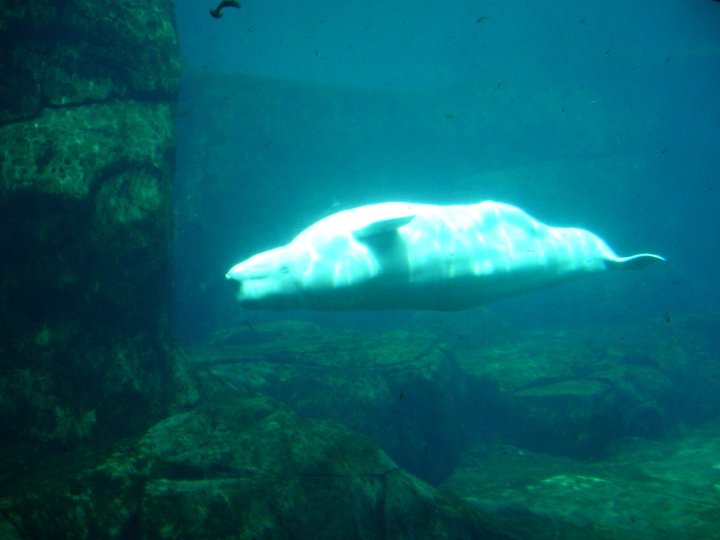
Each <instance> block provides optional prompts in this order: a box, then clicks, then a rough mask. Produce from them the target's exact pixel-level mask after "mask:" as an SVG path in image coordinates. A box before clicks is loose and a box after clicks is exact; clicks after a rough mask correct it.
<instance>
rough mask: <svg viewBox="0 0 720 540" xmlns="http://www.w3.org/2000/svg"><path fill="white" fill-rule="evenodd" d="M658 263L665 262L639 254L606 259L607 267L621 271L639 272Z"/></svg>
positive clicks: (651, 255)
mask: <svg viewBox="0 0 720 540" xmlns="http://www.w3.org/2000/svg"><path fill="white" fill-rule="evenodd" d="M658 261H663V262H664V261H665V257H661V256H660V255H654V254H652V253H639V254H637V255H630V256H629V257H614V258H612V259H607V263H608V267H609V268H612V269H615V268H617V269H622V270H640V269H641V268H645V267H646V266H649V265H651V264H653V263H656V262H658Z"/></svg>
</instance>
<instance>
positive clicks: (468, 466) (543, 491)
mask: <svg viewBox="0 0 720 540" xmlns="http://www.w3.org/2000/svg"><path fill="white" fill-rule="evenodd" d="M719 428H720V426H718V425H717V422H715V423H713V424H711V425H708V426H704V427H702V428H699V429H696V430H693V431H691V432H689V433H687V434H685V435H684V436H683V437H681V438H679V439H677V440H674V441H664V442H657V441H648V440H643V439H639V438H629V439H626V440H624V441H622V442H619V443H618V444H616V445H615V446H614V448H613V450H612V452H611V454H610V455H609V456H608V457H607V458H606V459H604V460H602V461H595V462H588V461H585V460H582V461H575V460H571V459H566V458H559V457H552V456H546V455H542V454H536V453H532V452H529V451H527V450H522V449H520V448H517V447H513V446H501V445H478V446H476V447H474V448H472V449H469V450H468V452H467V453H466V454H465V456H464V458H463V462H462V464H461V466H460V467H459V468H458V469H457V470H456V471H455V474H453V476H452V477H451V478H450V479H449V480H448V481H447V482H446V483H445V484H444V485H443V486H442V489H443V490H448V491H450V492H452V493H453V494H457V495H460V496H462V497H464V498H465V499H466V500H467V501H469V502H471V503H472V504H474V505H476V506H477V507H478V508H480V509H483V510H484V511H485V512H487V513H488V514H489V515H490V516H492V519H493V521H494V523H495V524H496V525H497V526H498V528H499V529H500V530H502V531H504V532H505V533H507V534H508V535H509V536H512V537H513V538H533V539H537V540H550V539H554V538H584V539H588V540H609V539H614V538H637V539H645V538H648V539H649V538H652V539H656V538H657V539H668V540H670V539H674V538H718V530H717V523H718V519H720V502H718V498H717V485H718V482H720V467H719V465H718V460H717V456H718V455H719V452H720V443H719V442H718V441H720V437H719V435H720V430H719Z"/></svg>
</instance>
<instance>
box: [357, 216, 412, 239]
mask: <svg viewBox="0 0 720 540" xmlns="http://www.w3.org/2000/svg"><path fill="white" fill-rule="evenodd" d="M414 217H415V214H408V215H405V216H399V217H394V218H390V219H381V220H378V221H373V222H372V223H370V224H369V225H365V226H364V227H362V228H360V229H356V230H354V231H353V236H354V237H355V239H356V240H359V241H363V240H367V239H368V238H372V237H375V236H381V235H383V234H387V233H394V232H395V231H397V230H398V228H399V227H402V226H403V225H407V224H408V223H410V222H411V221H412V220H413V218H414Z"/></svg>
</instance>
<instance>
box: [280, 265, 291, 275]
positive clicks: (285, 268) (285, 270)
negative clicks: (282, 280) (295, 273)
mask: <svg viewBox="0 0 720 540" xmlns="http://www.w3.org/2000/svg"><path fill="white" fill-rule="evenodd" d="M278 270H280V273H281V274H287V273H288V272H290V268H289V267H288V265H287V264H283V265H282V266H281V267H280V268H279V269H278Z"/></svg>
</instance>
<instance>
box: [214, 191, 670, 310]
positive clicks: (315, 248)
mask: <svg viewBox="0 0 720 540" xmlns="http://www.w3.org/2000/svg"><path fill="white" fill-rule="evenodd" d="M662 260H664V259H663V258H662V257H660V256H659V255H653V254H648V253H642V254H639V255H633V256H630V257H618V256H617V255H616V254H615V253H614V252H613V251H612V249H610V247H608V245H607V244H606V243H605V242H604V241H603V240H602V239H600V238H599V237H598V236H596V235H595V234H593V233H591V232H589V231H586V230H583V229H576V228H564V227H549V226H547V225H544V224H542V223H540V222H539V221H537V220H535V219H533V218H532V217H530V216H529V215H528V214H526V213H525V212H523V211H522V210H520V209H519V208H516V207H514V206H510V205H508V204H503V203H499V202H494V201H484V202H481V203H478V204H470V205H452V206H438V205H431V204H412V203H402V202H386V203H380V204H372V205H368V206H361V207H358V208H353V209H350V210H344V211H342V212H338V213H336V214H333V215H330V216H328V217H326V218H324V219H321V220H320V221H318V222H316V223H314V224H313V225H311V226H310V227H308V228H307V229H305V230H304V231H303V232H301V233H300V234H299V235H298V236H296V237H295V239H293V240H292V241H291V242H290V243H289V244H287V245H284V246H281V247H277V248H275V249H271V250H269V251H264V252H262V253H258V254H257V255H254V256H252V257H250V258H249V259H247V260H245V261H243V262H241V263H238V264H236V265H235V266H233V267H232V268H231V269H230V270H229V271H228V273H227V274H226V276H225V277H226V278H228V279H231V280H234V281H237V282H238V293H237V298H238V300H239V301H240V303H241V304H242V305H244V306H246V307H248V308H260V309H276V310H280V309H296V308H301V309H313V310H327V311H340V310H354V309H431V310H442V311H456V310H461V309H467V308H471V307H474V306H477V305H480V304H484V303H487V302H490V301H493V300H497V299H499V298H504V297H508V296H512V295H515V294H519V293H523V292H527V291H532V290H536V289H541V288H544V287H548V286H551V285H554V284H557V283H561V282H564V281H567V280H569V279H572V278H575V277H577V276H581V275H586V274H592V273H597V272H603V271H607V270H613V269H620V268H626V269H636V268H642V267H644V266H646V265H648V264H650V263H653V262H656V261H662Z"/></svg>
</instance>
